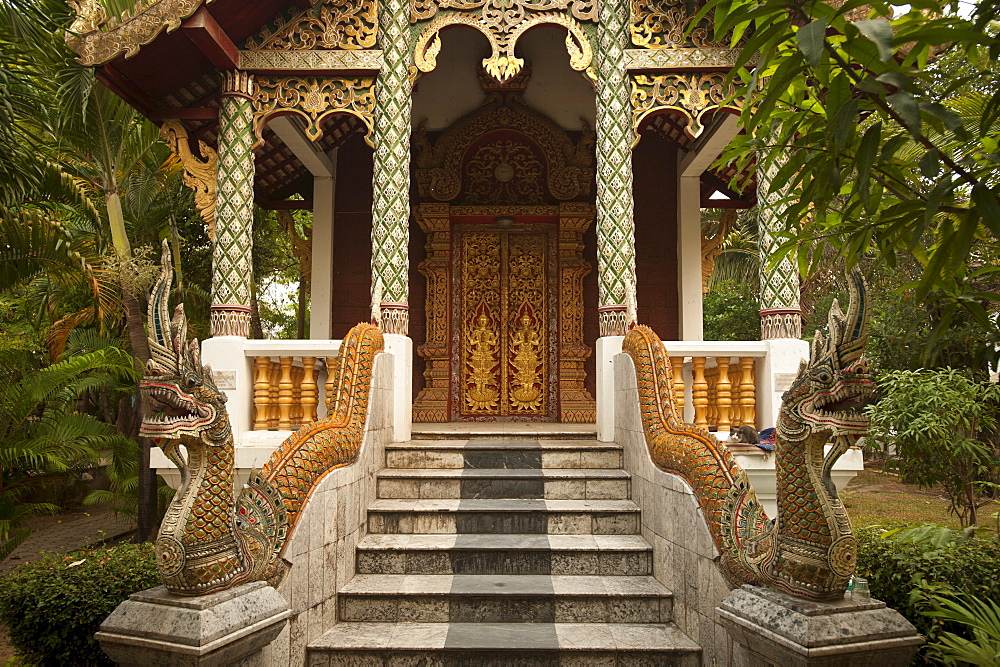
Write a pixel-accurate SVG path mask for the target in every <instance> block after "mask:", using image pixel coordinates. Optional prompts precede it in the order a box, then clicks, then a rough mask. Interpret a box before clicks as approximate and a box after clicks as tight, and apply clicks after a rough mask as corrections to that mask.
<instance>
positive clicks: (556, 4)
mask: <svg viewBox="0 0 1000 667" xmlns="http://www.w3.org/2000/svg"><path fill="white" fill-rule="evenodd" d="M439 9H440V10H446V9H447V10H458V11H448V12H445V13H443V14H440V15H437V12H438V10H439ZM566 9H569V13H568V14H567V13H565V12H564V11H563V10H566ZM429 19H433V20H431V22H430V24H429V25H428V26H427V27H426V28H424V29H423V31H422V32H421V33H420V36H419V37H418V38H417V43H416V46H415V48H414V52H413V60H414V63H415V64H416V66H417V69H419V70H420V71H421V72H430V71H432V70H433V69H434V68H435V67H437V56H438V54H439V53H440V52H441V31H442V30H444V29H445V28H448V27H450V26H455V25H467V26H469V27H472V28H475V29H476V30H478V31H479V32H481V33H482V34H483V35H484V36H485V37H486V39H487V41H489V43H490V50H491V53H490V56H489V57H488V58H486V59H484V60H483V67H484V68H485V69H486V71H487V72H489V73H490V74H491V75H492V76H494V77H496V79H497V80H499V81H504V80H506V79H509V78H510V77H512V76H514V75H516V74H517V73H518V72H520V71H521V68H522V67H523V66H524V60H523V59H522V58H518V57H517V56H515V55H514V50H515V47H516V46H517V40H518V39H520V37H521V35H523V34H524V33H525V32H527V31H528V30H530V29H532V28H534V27H536V26H539V25H542V24H546V23H549V24H554V25H561V26H562V27H564V28H566V32H567V34H566V50H567V52H568V53H569V59H570V67H572V68H573V69H574V70H576V71H578V72H584V71H586V70H587V68H588V67H590V63H591V61H592V60H593V50H592V48H591V46H590V40H589V39H588V38H587V35H586V33H584V31H583V27H582V26H581V25H580V21H593V22H596V21H597V5H596V2H595V1H594V0H540V1H539V2H525V1H524V0H481V1H473V2H463V1H462V0H414V2H413V3H412V4H411V11H410V22H411V23H417V22H419V21H426V20H429Z"/></svg>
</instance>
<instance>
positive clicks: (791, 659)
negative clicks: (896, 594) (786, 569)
mask: <svg viewBox="0 0 1000 667" xmlns="http://www.w3.org/2000/svg"><path fill="white" fill-rule="evenodd" d="M716 612H717V613H718V617H719V621H720V622H721V623H722V625H723V627H725V628H726V631H727V632H728V633H729V636H730V637H732V638H733V640H734V641H736V642H737V643H739V644H740V645H741V646H743V647H744V648H745V649H747V651H749V653H750V656H751V661H750V664H751V665H754V666H763V665H780V666H781V667H793V666H797V665H824V666H825V665H838V666H839V665H873V666H874V665H877V666H878V667H890V666H892V665H906V664H908V663H909V662H910V658H911V657H912V656H913V654H914V653H915V652H916V650H917V647H919V646H920V644H921V643H922V642H923V637H921V636H920V635H919V634H918V633H917V631H916V628H914V627H913V625H911V624H910V622H909V621H907V620H906V619H905V618H903V616H902V615H901V614H900V613H899V612H897V611H896V610H894V609H889V608H888V607H886V606H885V603H884V602H881V601H879V600H868V601H864V602H854V601H851V600H837V601H834V602H813V601H811V600H803V599H800V598H795V597H791V596H789V595H785V594H784V593H778V592H777V591H772V590H770V589H767V588H761V587H758V586H743V587H742V588H739V589H736V590H734V591H732V592H731V593H730V594H729V595H727V596H726V597H725V598H723V600H722V602H721V603H720V605H719V606H718V607H717V608H716Z"/></svg>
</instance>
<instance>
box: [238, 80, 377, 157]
mask: <svg viewBox="0 0 1000 667" xmlns="http://www.w3.org/2000/svg"><path fill="white" fill-rule="evenodd" d="M255 82H256V85H255V86H254V89H253V93H252V95H251V99H252V102H253V116H254V131H255V132H256V135H257V144H256V145H257V146H259V145H260V144H261V143H263V134H262V133H263V131H264V125H265V124H266V123H267V120H268V119H269V118H270V117H272V116H275V115H280V114H286V113H293V114H296V115H298V116H300V117H302V118H303V119H304V120H305V121H306V129H305V134H306V136H307V137H309V139H311V140H312V141H315V140H316V139H319V138H320V137H321V136H322V135H323V129H322V121H323V119H324V118H326V117H327V116H329V115H331V114H335V113H349V114H351V115H353V116H356V117H358V118H360V119H361V121H362V122H363V123H364V124H365V126H366V127H367V128H368V133H367V135H366V137H365V140H366V141H368V143H369V144H370V143H371V131H372V122H373V120H372V118H373V116H372V112H373V109H374V106H375V92H374V84H375V79H374V77H361V78H349V77H340V76H334V77H298V76H290V77H283V78H278V77H270V76H256V77H255Z"/></svg>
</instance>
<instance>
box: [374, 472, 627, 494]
mask: <svg viewBox="0 0 1000 667" xmlns="http://www.w3.org/2000/svg"><path fill="white" fill-rule="evenodd" d="M628 480H629V476H628V473H626V472H625V471H623V470H620V469H607V468H591V469H584V470H579V469H567V468H450V469H449V468H445V469H422V468H394V469H386V470H383V471H381V472H380V473H379V474H378V497H379V498H397V499H402V498H547V499H552V500H584V499H590V500H626V499H628V497H629V481H628Z"/></svg>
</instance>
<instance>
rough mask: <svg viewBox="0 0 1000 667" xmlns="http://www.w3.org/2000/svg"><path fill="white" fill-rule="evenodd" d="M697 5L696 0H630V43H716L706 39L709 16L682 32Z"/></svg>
mask: <svg viewBox="0 0 1000 667" xmlns="http://www.w3.org/2000/svg"><path fill="white" fill-rule="evenodd" d="M699 9H700V7H699V6H698V3H691V2H690V1H689V0H630V2H629V26H628V27H629V34H630V35H631V37H632V43H633V44H635V45H636V46H641V47H645V48H649V49H673V48H678V47H684V46H687V47H691V46H694V47H705V46H718V45H717V44H714V43H713V42H711V41H710V39H709V34H710V26H711V19H710V18H705V19H703V20H702V22H701V23H700V24H699V25H698V26H697V27H695V28H694V29H693V30H691V32H690V34H686V33H687V31H688V30H690V29H691V22H692V21H693V20H694V17H695V14H697V13H698V10H699Z"/></svg>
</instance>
